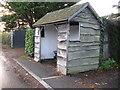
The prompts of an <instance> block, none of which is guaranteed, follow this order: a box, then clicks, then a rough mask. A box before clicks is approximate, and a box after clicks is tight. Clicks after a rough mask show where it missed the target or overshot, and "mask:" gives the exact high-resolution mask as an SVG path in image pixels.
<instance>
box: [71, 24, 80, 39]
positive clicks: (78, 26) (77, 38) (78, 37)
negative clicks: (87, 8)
mask: <svg viewBox="0 0 120 90" xmlns="http://www.w3.org/2000/svg"><path fill="white" fill-rule="evenodd" d="M80 25H81V24H80V22H79V24H78V30H79V31H78V33H79V34H78V38H77V39H70V35H69V41H80V36H81V35H80V28H81V26H80ZM70 30H71V29H70Z"/></svg>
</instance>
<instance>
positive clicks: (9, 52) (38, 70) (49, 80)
mask: <svg viewBox="0 0 120 90" xmlns="http://www.w3.org/2000/svg"><path fill="white" fill-rule="evenodd" d="M4 53H5V55H6V57H8V58H10V57H11V59H12V60H14V61H15V62H17V63H18V64H19V65H20V66H21V67H22V68H24V69H25V70H26V71H27V72H28V73H29V74H30V75H31V76H32V77H34V78H35V79H36V80H37V81H38V82H39V83H41V84H42V85H43V86H44V87H45V88H50V89H55V88H79V89H80V88H81V89H83V88H118V87H120V85H119V83H118V82H119V79H118V78H119V77H118V74H119V73H118V70H119V68H112V69H107V70H93V71H88V72H83V73H78V74H73V75H67V76H64V75H61V74H60V73H57V72H56V60H44V61H43V62H42V63H40V62H35V61H34V60H33V59H32V58H30V57H27V58H25V57H24V56H26V55H25V53H24V49H5V50H4ZM21 56H23V57H21Z"/></svg>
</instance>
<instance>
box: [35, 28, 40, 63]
mask: <svg viewBox="0 0 120 90" xmlns="http://www.w3.org/2000/svg"><path fill="white" fill-rule="evenodd" d="M40 51H41V30H40V28H36V29H35V47H34V60H35V61H36V62H38V61H40V59H41V56H40V55H41V53H40Z"/></svg>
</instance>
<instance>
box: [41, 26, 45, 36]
mask: <svg viewBox="0 0 120 90" xmlns="http://www.w3.org/2000/svg"><path fill="white" fill-rule="evenodd" d="M41 37H45V30H44V27H41Z"/></svg>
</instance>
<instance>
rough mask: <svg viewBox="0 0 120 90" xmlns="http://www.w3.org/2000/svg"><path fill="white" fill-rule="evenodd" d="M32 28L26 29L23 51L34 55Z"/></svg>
mask: <svg viewBox="0 0 120 90" xmlns="http://www.w3.org/2000/svg"><path fill="white" fill-rule="evenodd" d="M34 32H35V31H34V30H33V29H29V30H26V37H25V53H26V54H27V55H29V56H34Z"/></svg>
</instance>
